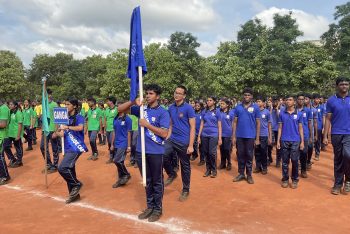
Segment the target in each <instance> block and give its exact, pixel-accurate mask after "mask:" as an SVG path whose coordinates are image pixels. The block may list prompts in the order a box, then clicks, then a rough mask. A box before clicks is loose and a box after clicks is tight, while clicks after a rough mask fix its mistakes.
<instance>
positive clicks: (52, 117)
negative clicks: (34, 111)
mask: <svg viewBox="0 0 350 234" xmlns="http://www.w3.org/2000/svg"><path fill="white" fill-rule="evenodd" d="M54 107H58V105H57V103H56V102H54V101H52V102H49V111H50V126H49V129H50V132H54V131H56V124H55V123H54V116H53V108H54Z"/></svg>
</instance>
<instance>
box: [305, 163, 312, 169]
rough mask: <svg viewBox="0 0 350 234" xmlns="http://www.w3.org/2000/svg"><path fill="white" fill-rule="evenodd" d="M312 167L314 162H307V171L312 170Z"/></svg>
mask: <svg viewBox="0 0 350 234" xmlns="http://www.w3.org/2000/svg"><path fill="white" fill-rule="evenodd" d="M311 168H312V163H308V164H306V170H307V171H310V170H311Z"/></svg>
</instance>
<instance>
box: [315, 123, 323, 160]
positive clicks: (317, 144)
mask: <svg viewBox="0 0 350 234" xmlns="http://www.w3.org/2000/svg"><path fill="white" fill-rule="evenodd" d="M322 139H323V135H322V129H317V141H316V142H315V154H316V155H318V156H319V155H320V151H321V147H322V148H323V147H324V145H323V142H322Z"/></svg>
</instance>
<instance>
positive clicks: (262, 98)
mask: <svg viewBox="0 0 350 234" xmlns="http://www.w3.org/2000/svg"><path fill="white" fill-rule="evenodd" d="M255 100H256V101H257V100H261V101H263V102H266V98H264V97H263V96H260V95H259V96H257V97H256V98H255Z"/></svg>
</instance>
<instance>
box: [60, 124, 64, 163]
mask: <svg viewBox="0 0 350 234" xmlns="http://www.w3.org/2000/svg"><path fill="white" fill-rule="evenodd" d="M61 126H62V125H61ZM61 146H62V156H63V157H64V130H63V136H62V137H61Z"/></svg>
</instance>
